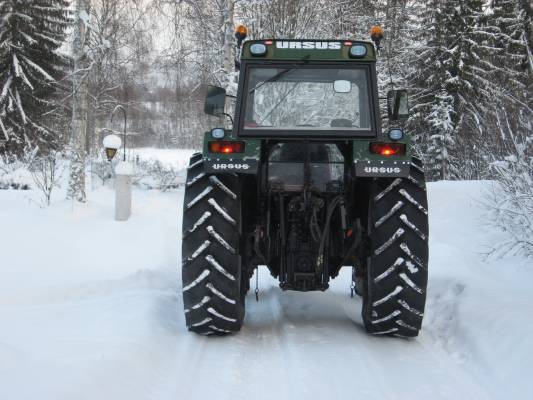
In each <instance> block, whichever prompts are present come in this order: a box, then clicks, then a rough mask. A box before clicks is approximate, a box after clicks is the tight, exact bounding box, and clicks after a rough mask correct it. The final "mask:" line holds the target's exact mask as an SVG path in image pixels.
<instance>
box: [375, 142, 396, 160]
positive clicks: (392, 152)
mask: <svg viewBox="0 0 533 400" xmlns="http://www.w3.org/2000/svg"><path fill="white" fill-rule="evenodd" d="M370 152H371V153H372V154H379V155H380V156H385V157H389V156H403V155H405V143H370Z"/></svg>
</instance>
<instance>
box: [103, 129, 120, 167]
mask: <svg viewBox="0 0 533 400" xmlns="http://www.w3.org/2000/svg"><path fill="white" fill-rule="evenodd" d="M103 144H104V148H105V154H106V156H107V160H108V161H111V160H112V159H113V157H115V155H116V154H117V150H118V149H120V146H121V145H122V140H121V139H120V137H119V136H117V135H115V134H114V133H111V134H109V135H107V136H106V137H104V141H103Z"/></svg>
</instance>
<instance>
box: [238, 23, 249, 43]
mask: <svg viewBox="0 0 533 400" xmlns="http://www.w3.org/2000/svg"><path fill="white" fill-rule="evenodd" d="M247 36H248V28H247V27H246V26H244V25H238V26H237V27H236V28H235V38H236V39H237V45H238V46H239V47H240V45H241V43H242V42H243V40H244V39H246V37H247Z"/></svg>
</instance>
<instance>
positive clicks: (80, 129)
mask: <svg viewBox="0 0 533 400" xmlns="http://www.w3.org/2000/svg"><path fill="white" fill-rule="evenodd" d="M90 6H91V4H90V0H76V24H75V28H74V41H73V44H72V55H73V64H74V74H73V79H72V80H73V104H72V128H71V129H72V130H71V140H70V152H71V155H70V180H69V187H68V192H67V197H68V198H71V199H73V200H77V201H79V202H85V201H86V195H85V158H86V151H85V143H86V134H87V72H88V68H89V64H88V57H87V46H86V43H87V40H88V36H89V29H90V27H89V15H90Z"/></svg>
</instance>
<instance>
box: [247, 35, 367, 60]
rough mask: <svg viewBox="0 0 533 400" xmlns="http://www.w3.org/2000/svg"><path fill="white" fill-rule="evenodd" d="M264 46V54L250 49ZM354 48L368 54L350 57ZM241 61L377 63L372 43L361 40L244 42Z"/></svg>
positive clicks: (263, 40)
mask: <svg viewBox="0 0 533 400" xmlns="http://www.w3.org/2000/svg"><path fill="white" fill-rule="evenodd" d="M254 44H263V45H265V47H266V52H265V53H264V54H260V55H259V54H255V55H254V54H253V53H252V52H251V51H250V47H251V46H252V45H254ZM353 46H364V47H365V48H366V54H365V55H364V56H357V57H354V56H353V55H350V49H351V48H352V47H353ZM241 59H243V60H254V61H260V60H269V61H271V60H291V61H298V60H309V61H312V60H317V61H347V62H361V61H366V62H369V61H370V62H372V61H373V62H375V61H376V51H375V48H374V44H373V43H372V42H365V41H359V40H350V39H346V40H340V39H331V40H317V39H262V40H248V41H246V42H244V44H243V48H242V55H241Z"/></svg>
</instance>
